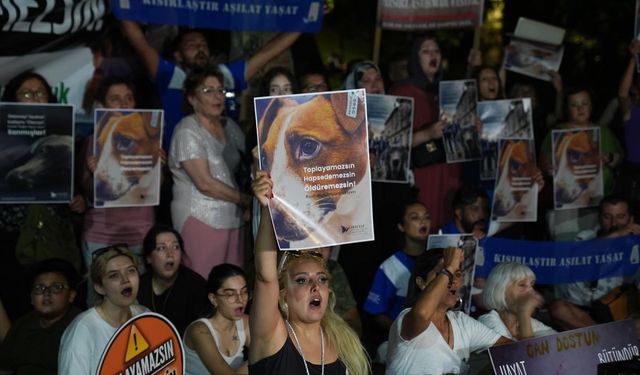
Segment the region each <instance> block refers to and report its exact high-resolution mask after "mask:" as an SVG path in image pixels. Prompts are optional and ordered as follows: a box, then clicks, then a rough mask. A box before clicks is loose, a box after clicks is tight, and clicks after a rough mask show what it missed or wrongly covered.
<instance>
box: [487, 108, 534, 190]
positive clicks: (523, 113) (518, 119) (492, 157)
mask: <svg viewBox="0 0 640 375" xmlns="http://www.w3.org/2000/svg"><path fill="white" fill-rule="evenodd" d="M478 117H480V121H481V122H482V137H481V139H480V143H481V145H482V161H481V162H480V178H481V179H482V180H494V179H495V178H496V168H497V167H498V140H499V139H500V138H505V139H514V138H519V139H533V115H532V110H531V99H529V98H522V99H505V100H486V101H481V102H478Z"/></svg>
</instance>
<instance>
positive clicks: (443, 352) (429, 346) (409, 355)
mask: <svg viewBox="0 0 640 375" xmlns="http://www.w3.org/2000/svg"><path fill="white" fill-rule="evenodd" d="M410 310H411V309H410V308H407V309H404V310H402V312H401V313H400V315H398V318H397V319H396V320H395V321H394V322H393V325H391V330H390V331H389V351H388V354H387V371H386V373H387V375H412V374H414V375H440V374H448V373H453V374H460V373H465V372H466V371H467V364H466V361H467V360H468V359H469V354H470V353H471V352H475V351H477V350H481V349H486V348H488V347H490V346H492V345H493V344H495V342H496V341H498V339H499V338H500V335H499V334H497V333H495V332H494V331H492V330H491V329H489V328H487V327H486V326H485V325H483V324H482V323H480V322H478V321H477V320H475V319H473V318H471V317H470V316H468V315H467V314H465V313H463V312H459V311H449V312H447V317H448V318H449V321H450V322H451V329H452V331H453V349H451V348H450V347H449V345H448V344H447V342H446V341H445V340H444V338H443V337H442V335H441V334H440V332H439V331H438V329H437V328H436V326H435V325H434V324H433V323H431V324H429V327H428V328H427V329H426V330H424V331H423V332H422V333H420V334H419V335H418V336H416V337H414V338H413V339H411V340H405V339H403V338H402V337H401V336H400V331H401V329H402V320H403V319H404V317H405V316H406V315H407V313H408V312H409V311H410Z"/></svg>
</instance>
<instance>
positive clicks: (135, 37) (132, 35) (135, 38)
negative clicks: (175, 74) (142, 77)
mask: <svg viewBox="0 0 640 375" xmlns="http://www.w3.org/2000/svg"><path fill="white" fill-rule="evenodd" d="M120 30H121V31H122V34H123V35H124V37H125V38H127V40H128V41H129V44H131V46H132V47H133V49H134V50H135V51H136V53H137V54H138V57H139V58H140V59H141V60H142V62H143V63H144V66H145V67H146V68H147V72H149V76H150V77H151V79H154V80H155V79H156V75H157V73H158V63H159V62H160V55H159V54H158V51H156V50H155V49H154V48H153V47H152V46H151V44H149V42H148V41H147V38H146V37H145V35H144V33H143V32H142V28H141V27H140V25H139V24H137V23H136V22H133V21H120Z"/></svg>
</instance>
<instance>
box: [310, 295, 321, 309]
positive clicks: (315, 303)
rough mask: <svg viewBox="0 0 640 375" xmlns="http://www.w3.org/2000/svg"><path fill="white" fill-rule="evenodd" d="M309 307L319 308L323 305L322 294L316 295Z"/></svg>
mask: <svg viewBox="0 0 640 375" xmlns="http://www.w3.org/2000/svg"><path fill="white" fill-rule="evenodd" d="M309 307H310V308H311V310H319V309H320V308H321V307H322V298H321V297H320V296H314V297H312V298H311V301H309Z"/></svg>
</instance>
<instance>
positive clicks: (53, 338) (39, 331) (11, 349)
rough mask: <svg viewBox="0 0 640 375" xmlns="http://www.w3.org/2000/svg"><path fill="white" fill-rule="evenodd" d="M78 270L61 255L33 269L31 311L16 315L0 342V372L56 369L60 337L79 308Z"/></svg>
mask: <svg viewBox="0 0 640 375" xmlns="http://www.w3.org/2000/svg"><path fill="white" fill-rule="evenodd" d="M77 283H78V274H77V272H76V270H75V269H74V268H73V266H72V265H71V264H70V263H69V262H67V261H65V260H61V259H48V260H44V261H42V262H40V263H38V264H37V265H36V266H35V270H34V273H33V283H32V285H31V304H32V305H33V311H31V312H30V313H27V314H26V315H25V316H23V317H21V318H20V319H18V320H17V321H16V322H15V323H14V324H13V325H12V326H11V328H10V329H9V332H8V333H7V336H6V338H5V340H4V341H3V342H2V345H0V374H5V373H8V374H12V373H17V374H40V375H43V374H44V375H46V374H52V375H55V374H56V373H57V371H58V350H59V347H60V338H61V337H62V333H63V332H64V330H65V328H67V325H69V323H71V321H72V320H73V318H75V316H76V315H78V313H79V312H80V310H79V309H78V308H77V307H75V306H73V305H72V303H73V301H74V299H75V297H76V284H77Z"/></svg>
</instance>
